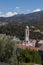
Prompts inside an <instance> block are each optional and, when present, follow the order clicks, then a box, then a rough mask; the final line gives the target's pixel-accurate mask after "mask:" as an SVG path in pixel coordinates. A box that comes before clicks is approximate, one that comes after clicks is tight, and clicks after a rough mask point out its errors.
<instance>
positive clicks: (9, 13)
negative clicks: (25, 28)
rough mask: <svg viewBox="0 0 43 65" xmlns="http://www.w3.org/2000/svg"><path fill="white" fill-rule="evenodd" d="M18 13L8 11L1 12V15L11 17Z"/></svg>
mask: <svg viewBox="0 0 43 65" xmlns="http://www.w3.org/2000/svg"><path fill="white" fill-rule="evenodd" d="M17 14H18V13H17V12H7V13H6V14H2V13H1V12H0V17H11V16H14V15H17Z"/></svg>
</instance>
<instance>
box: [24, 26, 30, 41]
mask: <svg viewBox="0 0 43 65" xmlns="http://www.w3.org/2000/svg"><path fill="white" fill-rule="evenodd" d="M25 41H26V42H29V27H28V26H26V29H25Z"/></svg>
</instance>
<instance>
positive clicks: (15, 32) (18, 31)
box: [0, 22, 43, 40]
mask: <svg viewBox="0 0 43 65" xmlns="http://www.w3.org/2000/svg"><path fill="white" fill-rule="evenodd" d="M26 25H28V26H29V28H30V38H32V39H43V34H41V32H34V30H37V29H39V30H40V31H43V27H42V25H39V24H35V23H31V22H30V23H8V24H7V25H5V26H0V33H4V34H7V35H12V36H16V37H18V38H20V39H21V40H23V39H24V37H25V27H26ZM31 26H35V28H32V27H31Z"/></svg>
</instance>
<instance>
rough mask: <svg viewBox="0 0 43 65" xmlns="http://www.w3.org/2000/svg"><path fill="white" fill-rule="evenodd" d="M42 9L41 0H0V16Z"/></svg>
mask: <svg viewBox="0 0 43 65" xmlns="http://www.w3.org/2000/svg"><path fill="white" fill-rule="evenodd" d="M41 10H43V0H0V17H10V16H13V15H17V14H27V13H32V12H38V11H41Z"/></svg>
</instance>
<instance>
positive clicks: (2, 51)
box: [0, 37, 17, 65]
mask: <svg viewBox="0 0 43 65" xmlns="http://www.w3.org/2000/svg"><path fill="white" fill-rule="evenodd" d="M0 61H1V62H5V63H9V64H10V65H14V64H15V65H17V58H16V43H15V42H14V41H12V40H11V38H9V37H1V38H0Z"/></svg>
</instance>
